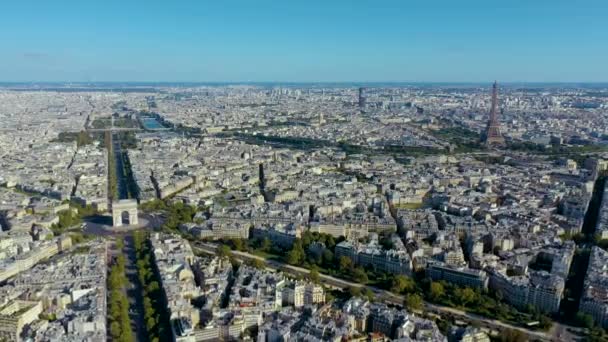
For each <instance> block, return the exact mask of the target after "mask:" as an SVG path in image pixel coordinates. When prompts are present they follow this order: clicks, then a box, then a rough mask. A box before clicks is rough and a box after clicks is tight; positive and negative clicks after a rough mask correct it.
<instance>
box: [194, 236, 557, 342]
mask: <svg viewBox="0 0 608 342" xmlns="http://www.w3.org/2000/svg"><path fill="white" fill-rule="evenodd" d="M193 247H194V248H195V249H199V250H201V251H203V252H207V253H215V251H216V248H217V245H214V244H210V243H202V242H200V243H195V244H194V245H193ZM232 254H233V255H234V256H235V257H237V258H240V259H250V260H251V259H258V260H262V261H265V262H266V265H267V266H268V268H271V269H276V270H281V271H284V272H287V273H292V274H298V275H307V274H308V273H309V272H310V271H309V270H308V269H306V268H302V267H297V266H292V265H287V264H284V263H282V262H278V261H276V260H270V259H265V258H263V257H260V256H257V255H253V254H249V253H245V252H239V251H234V250H233V251H232ZM320 278H321V281H322V282H324V283H326V284H329V285H331V286H333V287H337V288H342V289H344V288H348V287H366V288H369V289H370V290H372V291H373V292H374V293H375V294H376V295H377V296H378V298H380V299H382V300H384V301H385V302H388V303H391V304H396V305H402V304H403V301H404V299H405V298H404V297H403V296H400V295H396V294H394V293H391V292H389V291H386V290H382V289H379V288H376V287H374V286H366V285H362V284H359V283H353V282H351V281H347V280H344V279H339V278H336V277H332V276H329V275H325V274H320ZM425 309H426V311H428V312H433V313H437V314H443V315H452V316H455V317H457V318H458V319H460V320H463V321H467V322H475V323H476V324H478V325H481V326H484V327H487V328H490V329H493V330H499V331H500V330H504V329H513V330H518V331H520V332H522V333H524V334H526V335H528V336H529V337H530V338H533V339H535V340H541V341H559V340H561V339H558V338H553V337H552V336H551V335H550V334H547V333H544V332H541V331H534V330H530V329H526V328H522V327H518V326H515V325H511V324H508V323H504V322H501V321H498V320H494V319H489V318H486V317H482V316H479V315H475V314H471V313H468V312H465V311H462V310H458V309H454V308H450V307H447V306H440V305H435V304H431V303H428V302H425Z"/></svg>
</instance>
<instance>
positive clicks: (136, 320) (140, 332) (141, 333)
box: [109, 234, 147, 342]
mask: <svg viewBox="0 0 608 342" xmlns="http://www.w3.org/2000/svg"><path fill="white" fill-rule="evenodd" d="M115 239H121V240H123V241H124V245H125V247H124V248H123V250H120V251H119V250H117V249H116V243H115ZM113 240H114V241H113V242H112V244H111V246H112V247H111V249H110V250H109V253H110V255H109V256H110V258H111V259H113V258H115V257H117V256H118V255H120V254H123V255H124V256H125V273H126V278H127V280H128V283H127V286H126V289H125V291H126V295H127V299H128V300H129V318H130V320H131V330H132V331H133V336H134V337H135V341H138V342H141V341H147V335H146V327H145V323H144V316H143V303H142V302H141V297H140V295H139V293H140V292H139V291H141V289H140V284H139V279H138V278H137V268H136V266H135V263H136V261H137V260H136V255H135V248H134V246H133V236H132V235H131V234H129V235H123V234H116V235H114V237H113Z"/></svg>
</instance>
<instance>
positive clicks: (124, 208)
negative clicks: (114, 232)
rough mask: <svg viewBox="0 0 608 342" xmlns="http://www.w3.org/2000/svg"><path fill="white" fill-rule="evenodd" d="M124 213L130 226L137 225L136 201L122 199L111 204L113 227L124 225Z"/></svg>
mask: <svg viewBox="0 0 608 342" xmlns="http://www.w3.org/2000/svg"><path fill="white" fill-rule="evenodd" d="M125 212H126V213H128V215H129V225H130V226H133V225H137V224H139V221H138V219H137V201H136V200H134V199H124V200H119V201H116V202H112V222H113V223H114V224H113V226H114V227H120V226H122V225H124V222H123V221H122V216H123V213H125Z"/></svg>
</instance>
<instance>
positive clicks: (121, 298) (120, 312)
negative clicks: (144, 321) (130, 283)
mask: <svg viewBox="0 0 608 342" xmlns="http://www.w3.org/2000/svg"><path fill="white" fill-rule="evenodd" d="M119 246H120V244H119ZM126 283H127V279H126V277H125V257H124V256H123V255H122V254H121V255H119V256H118V257H117V258H116V263H115V264H114V265H112V266H111V268H110V274H109V276H108V290H109V293H110V298H109V301H108V322H109V323H110V335H111V336H112V340H113V341H121V342H131V341H134V340H135V339H134V338H133V332H132V331H131V321H130V320H129V300H128V299H127V296H126V293H125V285H126Z"/></svg>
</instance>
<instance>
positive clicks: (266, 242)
mask: <svg viewBox="0 0 608 342" xmlns="http://www.w3.org/2000/svg"><path fill="white" fill-rule="evenodd" d="M260 248H261V250H262V251H264V252H269V251H270V249H271V248H272V242H271V241H270V239H269V238H267V237H265V238H264V239H263V240H262V244H261V247H260Z"/></svg>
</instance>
